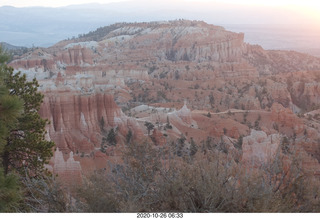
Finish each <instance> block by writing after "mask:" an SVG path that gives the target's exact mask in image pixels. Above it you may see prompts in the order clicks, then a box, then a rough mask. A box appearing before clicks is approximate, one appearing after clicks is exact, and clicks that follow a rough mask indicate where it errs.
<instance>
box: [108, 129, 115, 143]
mask: <svg viewBox="0 0 320 219" xmlns="http://www.w3.org/2000/svg"><path fill="white" fill-rule="evenodd" d="M107 141H108V143H109V144H111V145H116V144H117V139H116V132H115V131H114V129H113V128H112V129H111V130H110V132H109V133H108V136H107Z"/></svg>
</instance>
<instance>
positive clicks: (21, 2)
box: [0, 0, 320, 11]
mask: <svg viewBox="0 0 320 219" xmlns="http://www.w3.org/2000/svg"><path fill="white" fill-rule="evenodd" d="M123 1H132V0H31V1H30V0H0V6H4V5H10V6H15V7H29V6H44V7H60V6H67V5H77V4H85V3H101V4H107V3H111V2H123ZM173 1H177V0H173ZM179 1H182V2H183V1H188V2H200V1H202V2H223V3H231V4H243V5H267V6H298V7H300V6H302V7H306V8H312V9H316V10H319V11H320V1H319V0H179ZM149 2H150V3H152V0H149V1H148V3H149ZM168 7H170V6H169V5H168Z"/></svg>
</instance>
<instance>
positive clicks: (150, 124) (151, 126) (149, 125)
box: [144, 122, 154, 135]
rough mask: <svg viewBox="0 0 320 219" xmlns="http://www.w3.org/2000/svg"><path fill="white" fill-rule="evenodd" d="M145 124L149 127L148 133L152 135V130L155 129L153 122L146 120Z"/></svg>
mask: <svg viewBox="0 0 320 219" xmlns="http://www.w3.org/2000/svg"><path fill="white" fill-rule="evenodd" d="M144 125H145V126H146V127H147V130H148V135H150V131H151V130H153V128H154V125H153V124H152V123H151V122H145V123H144Z"/></svg>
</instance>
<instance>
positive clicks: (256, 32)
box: [0, 0, 320, 56]
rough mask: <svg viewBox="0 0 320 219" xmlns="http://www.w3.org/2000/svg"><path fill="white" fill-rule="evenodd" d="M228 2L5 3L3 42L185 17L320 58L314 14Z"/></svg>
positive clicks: (0, 16) (52, 39) (37, 42)
mask: <svg viewBox="0 0 320 219" xmlns="http://www.w3.org/2000/svg"><path fill="white" fill-rule="evenodd" d="M4 2H6V1H4ZM7 2H9V1H7ZM10 2H11V1H10ZM12 2H14V1H12ZM78 2H81V1H78ZM150 2H152V4H151V3H150ZM182 2H183V3H182ZM227 2H229V3H222V1H218V2H216V3H212V2H210V1H199V2H197V4H195V3H194V2H189V1H182V0H178V1H174V0H173V1H167V0H160V1H141V0H135V1H128V2H117V3H109V4H103V5H101V4H86V5H73V6H68V7H60V8H45V7H32V8H14V7H0V42H1V41H3V42H7V43H10V44H12V45H17V46H27V47H31V46H44V47H48V46H51V45H53V44H55V43H57V42H58V41H60V40H63V39H67V38H71V37H73V36H78V34H83V33H87V32H89V31H93V30H95V29H96V28H98V27H101V26H106V25H110V24H113V23H117V22H143V21H145V22H148V21H160V20H175V19H180V18H183V19H190V20H203V21H205V22H207V23H210V24H215V25H221V26H223V27H225V28H226V29H227V30H230V31H235V32H244V33H245V41H246V42H249V43H253V44H260V45H262V46H263V47H264V48H265V49H295V50H298V51H304V52H309V53H312V54H315V55H319V56H320V52H319V51H320V20H319V19H318V17H315V14H314V13H311V14H310V15H308V14H306V11H304V10H301V11H299V10H298V9H297V8H294V7H288V8H286V7H280V6H274V5H269V6H268V5H264V6H261V5H258V4H256V5H246V4H231V3H230V2H232V1H231V0H229V1H227ZM233 2H234V1H233ZM246 2H249V0H247V1H246ZM271 2H274V1H271ZM306 2H312V1H308V0H306ZM2 5H3V3H2Z"/></svg>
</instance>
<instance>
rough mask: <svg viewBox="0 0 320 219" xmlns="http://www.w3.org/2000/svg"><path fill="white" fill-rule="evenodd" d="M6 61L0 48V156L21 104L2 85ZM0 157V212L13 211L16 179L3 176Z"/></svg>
mask: <svg viewBox="0 0 320 219" xmlns="http://www.w3.org/2000/svg"><path fill="white" fill-rule="evenodd" d="M7 60H8V56H6V55H5V54H4V53H3V52H2V49H1V47H0V154H1V153H2V152H3V150H4V147H5V145H6V139H7V137H8V136H9V131H10V130H11V129H13V128H14V127H15V125H16V124H17V118H18V117H19V116H20V115H21V113H22V109H23V102H22V101H21V100H20V99H19V98H18V97H17V96H11V95H10V93H9V89H8V88H7V87H6V85H5V83H4V78H5V76H6V75H5V69H6V66H5V62H6V61H7ZM1 163H2V160H1V156H0V212H10V211H13V210H14V208H15V207H16V206H17V204H18V201H19V200H20V197H21V196H20V190H19V184H18V179H17V177H16V176H15V175H13V174H9V175H5V174H4V171H3V168H2V166H1Z"/></svg>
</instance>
